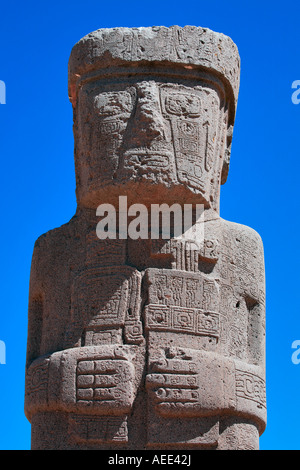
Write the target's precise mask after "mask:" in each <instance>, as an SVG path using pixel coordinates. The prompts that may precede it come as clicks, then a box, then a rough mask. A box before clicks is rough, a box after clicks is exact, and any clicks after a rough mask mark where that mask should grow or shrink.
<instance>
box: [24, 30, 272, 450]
mask: <svg viewBox="0 0 300 470" xmlns="http://www.w3.org/2000/svg"><path fill="white" fill-rule="evenodd" d="M239 63H240V62H239V54H238V51H237V48H236V46H235V45H234V43H233V42H232V41H231V39H230V38H228V37H226V36H224V35H223V34H219V33H214V32H213V31H210V30H208V29H205V28H200V27H192V26H186V27H178V26H173V27H170V28H166V27H153V28H132V29H129V28H113V29H102V30H98V31H95V32H93V33H91V34H89V35H87V36H86V37H84V38H83V39H81V40H80V41H79V42H78V43H77V44H76V45H75V46H74V48H73V50H72V53H71V57H70V61H69V96H70V100H71V102H72V105H73V110H74V140H75V171H76V196H77V211H76V214H75V215H74V217H73V218H72V219H71V220H70V221H69V222H68V223H67V224H65V225H63V226H62V227H60V228H57V229H54V230H51V231H49V232H47V233H46V234H44V235H42V236H41V237H40V238H39V239H38V240H37V241H36V244H35V247H34V253H33V259H32V267H31V277H30V294H29V320H28V349H27V365H26V395H25V412H26V416H27V417H28V419H29V421H30V422H31V425H32V448H33V449H219V450H227V449H232V450H236V449H240V450H242V449H257V448H258V447H259V436H260V435H261V434H262V432H263V431H264V429H265V424H266V399H265V300H264V299H265V281H264V256H263V246H262V241H261V238H260V236H259V235H258V234H257V233H256V232H255V231H254V230H252V229H251V228H249V227H246V226H243V225H240V224H237V223H232V222H228V221H226V220H223V219H222V218H221V217H220V215H219V199H220V185H221V184H224V183H225V182H226V178H227V174H228V168H229V160H230V147H231V140H232V131H233V125H234V117H235V110H236V103H237V96H238V88H239V72H240V66H239ZM120 195H121V196H126V197H127V201H128V206H129V205H131V204H136V203H139V204H143V205H144V206H145V207H146V208H149V209H150V208H151V205H152V204H163V203H167V204H169V205H171V204H173V203H177V204H179V205H180V206H181V207H183V206H184V204H203V206H204V209H205V210H204V217H203V220H204V222H203V225H204V240H197V239H196V240H195V239H187V238H184V237H182V238H180V237H174V236H172V235H171V236H170V237H169V239H162V238H161V239H151V238H150V237H149V238H148V239H131V238H130V237H129V238H127V239H122V238H119V237H117V238H116V239H109V238H107V239H99V238H98V236H97V233H96V227H97V223H98V222H99V217H98V216H97V214H96V209H97V207H98V206H99V205H100V204H103V203H108V204H112V205H113V206H114V207H116V209H117V211H118V201H119V199H118V197H119V196H120ZM197 242H199V243H197Z"/></svg>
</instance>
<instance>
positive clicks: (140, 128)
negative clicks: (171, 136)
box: [131, 82, 165, 146]
mask: <svg viewBox="0 0 300 470" xmlns="http://www.w3.org/2000/svg"><path fill="white" fill-rule="evenodd" d="M131 125H132V127H131V138H132V139H134V140H135V141H136V142H135V144H136V145H138V146H148V145H149V144H150V143H151V142H152V141H153V140H162V139H164V136H165V132H164V122H163V118H162V114H161V109H160V103H159V91H158V87H157V85H156V83H155V82H142V83H140V84H139V85H138V87H137V104H136V112H135V115H134V117H133V118H132V123H131Z"/></svg>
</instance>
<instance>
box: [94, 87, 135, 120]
mask: <svg viewBox="0 0 300 470" xmlns="http://www.w3.org/2000/svg"><path fill="white" fill-rule="evenodd" d="M94 105H95V108H96V109H97V111H98V113H99V114H100V115H101V116H103V117H106V116H114V115H118V114H130V113H131V111H132V109H133V103H132V97H131V95H130V93H128V92H126V91H119V92H109V93H100V94H99V95H97V96H96V97H95V101H94Z"/></svg>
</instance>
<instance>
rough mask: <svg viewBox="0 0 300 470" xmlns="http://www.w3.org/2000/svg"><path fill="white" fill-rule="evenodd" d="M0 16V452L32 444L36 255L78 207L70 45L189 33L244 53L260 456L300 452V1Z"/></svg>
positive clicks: (239, 180) (103, 5)
mask: <svg viewBox="0 0 300 470" xmlns="http://www.w3.org/2000/svg"><path fill="white" fill-rule="evenodd" d="M0 8H1V15H0V23H1V26H0V65H1V66H0V80H2V81H4V82H5V84H6V104H5V105H0V127H1V131H0V132H1V138H0V155H1V175H2V183H1V186H0V191H1V198H0V204H1V212H0V214H1V222H2V230H1V232H0V237H1V242H0V249H1V266H2V269H1V272H0V276H1V282H0V286H1V290H2V292H1V299H2V302H1V303H2V305H1V316H0V340H1V341H4V343H5V345H6V364H0V423H1V426H0V446H1V449H4V450H10V449H29V448H30V425H29V423H28V422H27V420H26V418H25V416H24V412H23V406H24V405H23V403H24V363H25V355H26V341H27V302H28V284H29V274H30V263H31V256H32V250H33V245H34V242H35V240H36V238H37V237H38V236H39V235H41V234H42V233H44V232H46V231H48V230H50V229H52V228H54V227H58V226H60V225H61V224H63V223H65V222H67V221H68V220H69V219H70V218H71V217H72V215H73V214H74V212H75V210H76V200H75V175H74V162H73V133H72V108H71V104H70V103H69V101H68V91H67V65H68V59H69V54H70V51H71V48H72V46H73V45H74V44H75V43H76V42H77V41H78V40H79V39H80V38H81V37H82V36H84V35H85V34H87V33H89V32H91V31H93V30H96V29H98V28H104V27H114V26H128V27H130V26H153V25H165V26H171V25H174V24H177V25H180V26H184V25H187V24H189V25H196V26H203V27H208V28H210V29H212V30H214V31H218V32H222V33H224V34H226V35H228V36H230V37H231V38H232V39H233V40H234V42H235V43H236V44H237V46H238V48H239V52H240V56H241V64H242V69H241V70H242V71H241V87H240V94H239V101H238V108H237V115H236V124H235V129H234V137H233V144H232V157H231V168H230V173H229V178H228V181H227V183H226V185H225V186H224V187H223V188H222V192H221V216H222V217H223V218H225V219H227V220H231V221H234V222H239V223H242V224H245V225H249V226H250V227H252V228H254V229H255V230H257V231H258V232H259V233H260V235H261V237H262V239H263V242H264V248H265V262H266V287H267V406H268V424H267V429H266V431H265V433H264V434H263V436H262V437H261V440H260V445H261V449H265V450H272V449H294V450H296V449H297V450H299V449H300V441H299V429H298V423H299V420H300V407H299V401H298V391H299V389H300V364H299V365H297V364H294V363H293V362H292V353H293V352H294V350H293V349H292V343H293V341H295V340H300V311H299V303H298V302H299V291H300V288H299V280H300V279H299V278H300V276H299V268H298V266H299V262H300V259H299V247H298V240H299V230H300V222H299V218H298V217H299V215H298V210H299V199H300V198H299V172H300V163H299V162H300V159H299V157H300V155H299V154H300V151H299V149H300V126H299V125H300V104H298V105H296V104H293V102H292V100H291V97H292V93H293V91H294V90H292V83H293V82H294V81H295V80H300V60H299V59H300V57H299V56H300V54H299V50H300V32H299V18H300V4H299V3H296V2H292V1H290V0H286V1H285V2H278V1H277V2H276V1H275V2H274V1H269V0H267V1H263V2H262V1H257V0H253V1H252V2H249V1H247V0H244V1H231V0H228V1H226V2H224V1H222V0H218V1H214V0H211V1H210V2H207V1H202V0H197V1H195V0H190V1H189V2H183V1H180V2H179V1H177V0H175V1H174V0H173V1H171V0H165V1H161V0H159V1H157V0H154V1H149V2H139V1H137V0H134V1H130V0H128V1H126V2H124V1H120V0H115V1H114V2H102V1H94V0H85V1H78V0H73V1H70V0H65V1H63V2H62V1H59V2H58V1H56V0H53V1H51V2H47V1H45V2H38V1H27V2H21V1H15V2H5V3H4V2H2V4H1V7H0ZM299 97H300V95H299ZM299 357H300V356H299ZM0 361H1V358H0Z"/></svg>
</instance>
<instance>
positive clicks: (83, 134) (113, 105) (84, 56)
mask: <svg viewBox="0 0 300 470" xmlns="http://www.w3.org/2000/svg"><path fill="white" fill-rule="evenodd" d="M239 69H240V66H239V54H238V51H237V48H236V46H235V44H234V43H233V42H232V41H231V39H230V38H228V37H227V36H224V35H223V34H219V33H214V32H212V31H210V30H209V29H204V28H200V27H192V26H185V27H178V26H173V27H170V28H166V27H152V28H151V27H149V28H132V29H130V28H113V29H100V30H98V31H95V32H93V33H91V34H88V35H87V36H85V37H84V38H83V39H81V40H80V41H79V42H78V43H77V44H76V45H75V46H74V48H73V50H72V53H71V57H70V61H69V96H70V100H71V102H72V105H73V109H74V138H75V170H76V194H77V201H78V204H79V205H80V206H83V207H90V208H92V207H97V206H98V205H99V204H100V203H103V202H110V203H113V202H114V201H115V200H116V198H117V197H118V196H119V195H124V196H125V195H126V196H127V197H128V201H129V203H130V202H131V203H135V202H139V203H143V204H145V205H149V204H151V203H163V202H165V203H174V202H177V203H202V204H205V206H206V207H212V208H213V209H215V210H218V206H219V192H220V184H224V183H225V181H226V178H227V173H228V167H229V159H230V146H231V138H232V130H233V124H234V117H235V110H236V103H237V95H238V88H239Z"/></svg>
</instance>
